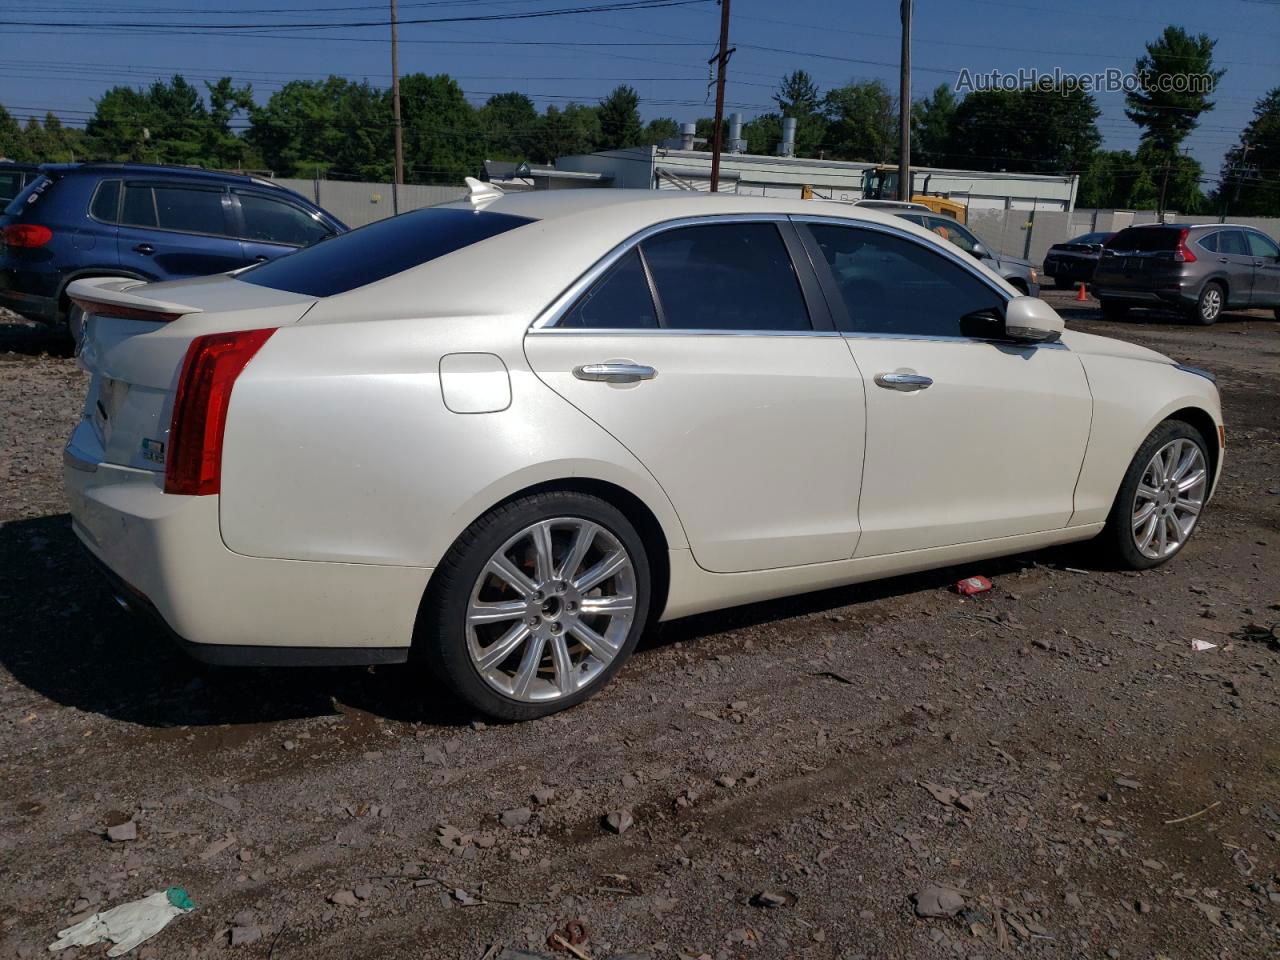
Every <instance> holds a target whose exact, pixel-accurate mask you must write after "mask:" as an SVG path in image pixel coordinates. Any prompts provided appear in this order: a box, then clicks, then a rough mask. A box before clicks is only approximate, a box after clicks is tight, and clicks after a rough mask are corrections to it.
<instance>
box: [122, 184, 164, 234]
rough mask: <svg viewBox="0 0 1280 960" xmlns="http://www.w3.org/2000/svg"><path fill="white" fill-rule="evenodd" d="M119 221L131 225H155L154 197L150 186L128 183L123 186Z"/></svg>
mask: <svg viewBox="0 0 1280 960" xmlns="http://www.w3.org/2000/svg"><path fill="white" fill-rule="evenodd" d="M120 222H121V223H127V224H128V225H129V226H131V227H154V226H155V225H156V198H155V196H154V195H153V194H152V192H151V188H150V187H147V186H142V185H141V184H137V183H130V184H128V185H127V186H126V187H125V188H124V209H123V210H121V211H120Z"/></svg>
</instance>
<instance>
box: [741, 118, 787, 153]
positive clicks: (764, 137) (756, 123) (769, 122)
mask: <svg viewBox="0 0 1280 960" xmlns="http://www.w3.org/2000/svg"><path fill="white" fill-rule="evenodd" d="M742 139H743V140H746V141H747V153H758V154H763V155H766V156H769V155H772V154H774V153H777V151H778V144H779V143H781V142H782V116H781V114H777V113H762V114H760V116H758V117H754V118H752V119H750V120H748V121H747V122H746V123H744V124H743V125H742Z"/></svg>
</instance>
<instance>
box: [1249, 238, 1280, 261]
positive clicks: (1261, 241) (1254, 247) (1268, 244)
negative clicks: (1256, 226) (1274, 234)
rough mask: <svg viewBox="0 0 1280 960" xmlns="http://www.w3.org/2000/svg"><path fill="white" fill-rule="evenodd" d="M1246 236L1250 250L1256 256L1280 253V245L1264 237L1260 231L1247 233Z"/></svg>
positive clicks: (1270, 255)
mask: <svg viewBox="0 0 1280 960" xmlns="http://www.w3.org/2000/svg"><path fill="white" fill-rule="evenodd" d="M1245 237H1246V238H1247V239H1248V241H1249V252H1250V253H1252V254H1253V255H1254V256H1255V257H1274V256H1277V255H1280V247H1277V246H1276V245H1275V243H1274V242H1273V241H1272V240H1271V239H1270V238H1268V237H1264V236H1263V235H1262V234H1260V233H1246V234H1245Z"/></svg>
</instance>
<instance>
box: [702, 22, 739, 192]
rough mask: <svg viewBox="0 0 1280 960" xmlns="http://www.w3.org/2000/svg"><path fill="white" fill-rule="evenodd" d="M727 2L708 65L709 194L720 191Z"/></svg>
mask: <svg viewBox="0 0 1280 960" xmlns="http://www.w3.org/2000/svg"><path fill="white" fill-rule="evenodd" d="M728 46H729V0H720V49H719V50H717V51H716V55H715V56H714V57H712V58H711V60H709V61H708V62H709V63H715V64H716V125H715V129H714V130H713V131H712V132H711V192H712V193H715V192H717V191H718V190H719V189H720V149H721V148H722V147H723V146H724V74H725V69H726V68H727V67H728V65H729V55H730V54H731V53H733V51H732V50H729V49H727V47H728Z"/></svg>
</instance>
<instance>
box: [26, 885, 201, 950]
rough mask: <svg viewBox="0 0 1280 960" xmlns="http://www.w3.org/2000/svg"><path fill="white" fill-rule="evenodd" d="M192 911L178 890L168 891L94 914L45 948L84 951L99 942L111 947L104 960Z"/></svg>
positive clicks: (62, 931)
mask: <svg viewBox="0 0 1280 960" xmlns="http://www.w3.org/2000/svg"><path fill="white" fill-rule="evenodd" d="M194 909H195V904H193V903H192V902H191V898H190V897H189V896H187V891H185V890H183V889H182V888H181V887H170V888H169V889H168V890H164V891H161V892H160V893H153V894H151V896H149V897H143V898H142V899H141V900H134V901H133V902H132V903H122V904H120V906H118V907H112V908H111V909H110V910H104V911H103V912H102V913H95V914H94V915H93V916H92V917H89V919H87V920H82V921H80V922H79V923H77V924H76V925H75V926H73V927H67V929H65V930H59V931H58V939H57V940H55V941H54V942H53V943H51V944H49V949H50V950H65V949H67V947H87V946H90V945H92V944H95V943H99V942H101V941H103V940H110V941H111V942H112V943H114V944H115V946H114V947H112V948H111V949H110V950H108V951H107V956H108V957H119V956H123V955H124V954H126V953H128V952H129V951H130V950H132V949H133V948H134V947H136V946H137V945H138V944H140V943H142V941H144V940H146V939H148V938H150V937H153V936H155V935H156V934H157V933H159V932H160V931H161V930H163V929H164V928H165V927H166V926H168V924H169V921H170V920H172V919H173V918H174V917H178V916H181V915H182V914H184V913H188V912H190V911H192V910H194Z"/></svg>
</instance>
